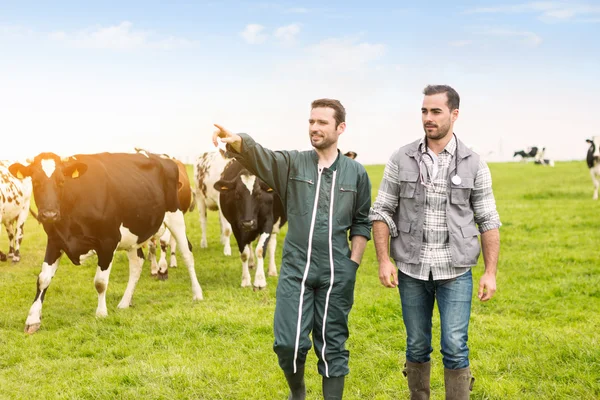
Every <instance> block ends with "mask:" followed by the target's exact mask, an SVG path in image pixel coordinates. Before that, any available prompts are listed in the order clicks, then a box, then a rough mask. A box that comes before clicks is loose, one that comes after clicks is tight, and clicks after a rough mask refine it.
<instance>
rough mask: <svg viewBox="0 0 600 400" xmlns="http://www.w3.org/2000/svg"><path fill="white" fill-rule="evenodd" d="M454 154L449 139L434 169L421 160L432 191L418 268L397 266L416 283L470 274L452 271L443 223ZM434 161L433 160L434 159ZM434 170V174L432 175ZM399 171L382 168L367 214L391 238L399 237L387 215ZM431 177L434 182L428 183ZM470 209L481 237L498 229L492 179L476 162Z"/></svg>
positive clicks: (393, 166) (390, 166)
mask: <svg viewBox="0 0 600 400" xmlns="http://www.w3.org/2000/svg"><path fill="white" fill-rule="evenodd" d="M419 150H420V151H421V152H423V153H424V152H426V151H427V150H426V149H425V143H424V141H423V140H421V143H420V144H419ZM455 152H456V139H455V138H454V137H452V139H451V140H450V142H448V144H447V145H446V147H445V148H444V150H443V151H441V152H440V153H439V154H438V156H437V163H436V164H437V168H434V165H433V163H432V160H431V159H430V158H429V157H423V163H424V164H425V166H426V168H427V170H428V175H427V176H424V177H423V178H424V179H427V182H428V183H433V187H432V188H431V189H427V188H425V207H424V212H425V221H424V223H423V246H422V247H421V252H420V256H419V264H406V263H402V262H399V261H398V262H397V263H396V265H397V266H398V268H399V269H400V271H402V272H403V273H405V274H406V275H409V276H411V277H413V278H416V279H421V280H429V275H430V273H431V275H432V276H433V279H434V280H440V279H452V278H456V277H457V276H460V275H462V274H464V273H465V272H467V271H468V270H469V267H461V268H455V267H453V266H452V258H451V255H450V244H449V241H448V236H449V234H448V225H447V222H446V202H447V201H448V196H447V185H448V171H449V169H450V163H451V161H452V160H453V158H454V153H455ZM433 158H434V159H435V157H433ZM436 169H437V171H435V170H436ZM398 171H399V168H398V165H396V164H395V163H394V162H392V161H391V160H390V161H389V162H388V163H387V165H386V167H385V170H384V173H383V180H382V182H381V186H380V188H379V193H378V194H377V199H376V200H375V203H373V207H372V208H371V210H370V212H369V218H370V219H371V221H384V222H385V223H386V224H387V225H388V227H389V229H390V234H391V235H392V237H396V236H398V230H397V228H396V224H395V223H394V221H393V218H392V213H390V212H389V210H396V208H397V207H398V197H399V196H398V194H399V191H400V181H399V179H398V177H399V173H398ZM433 172H436V175H433ZM431 176H432V177H433V178H432V181H433V182H431V181H430V179H429V178H430V177H431ZM471 205H472V207H473V211H474V214H475V223H477V226H478V227H479V232H481V233H483V232H485V231H488V230H490V229H496V228H499V227H500V226H501V223H500V217H499V216H498V212H497V211H496V201H495V200H494V194H493V192H492V176H491V174H490V170H489V168H488V166H487V164H486V163H485V162H484V161H483V160H480V161H479V169H478V171H477V175H476V176H475V182H474V188H473V190H472V192H471Z"/></svg>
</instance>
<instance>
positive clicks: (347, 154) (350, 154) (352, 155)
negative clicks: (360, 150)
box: [344, 151, 358, 160]
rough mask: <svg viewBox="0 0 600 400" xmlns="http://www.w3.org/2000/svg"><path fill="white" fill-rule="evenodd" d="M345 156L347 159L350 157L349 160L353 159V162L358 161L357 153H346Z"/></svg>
mask: <svg viewBox="0 0 600 400" xmlns="http://www.w3.org/2000/svg"><path fill="white" fill-rule="evenodd" d="M344 155H345V156H346V157H348V158H351V159H353V160H356V157H357V156H358V154H356V153H355V152H353V151H348V152H346V153H344Z"/></svg>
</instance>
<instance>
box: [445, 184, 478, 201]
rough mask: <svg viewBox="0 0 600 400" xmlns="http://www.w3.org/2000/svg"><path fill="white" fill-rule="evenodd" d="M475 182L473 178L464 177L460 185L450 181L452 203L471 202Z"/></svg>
mask: <svg viewBox="0 0 600 400" xmlns="http://www.w3.org/2000/svg"><path fill="white" fill-rule="evenodd" d="M474 184H475V179H473V178H462V182H461V183H460V185H455V184H453V183H450V185H451V186H450V202H451V203H452V204H469V201H470V199H471V192H472V191H473V187H474Z"/></svg>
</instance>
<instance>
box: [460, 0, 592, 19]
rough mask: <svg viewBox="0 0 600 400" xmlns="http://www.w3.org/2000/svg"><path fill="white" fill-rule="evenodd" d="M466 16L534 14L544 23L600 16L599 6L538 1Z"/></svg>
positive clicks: (478, 10)
mask: <svg viewBox="0 0 600 400" xmlns="http://www.w3.org/2000/svg"><path fill="white" fill-rule="evenodd" d="M465 13H467V14H498V13H505V14H522V13H534V14H537V16H538V18H539V19H540V20H542V21H545V22H561V21H574V20H577V21H579V22H583V20H581V19H577V18H579V17H593V16H597V15H600V6H598V5H591V4H585V3H574V2H566V1H538V2H530V3H521V4H514V5H507V6H495V7H478V8H473V9H470V10H467V11H465Z"/></svg>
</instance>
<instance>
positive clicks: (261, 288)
mask: <svg viewBox="0 0 600 400" xmlns="http://www.w3.org/2000/svg"><path fill="white" fill-rule="evenodd" d="M263 289H264V287H259V286H254V291H255V292H256V291H257V290H258V291H260V290H263Z"/></svg>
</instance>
